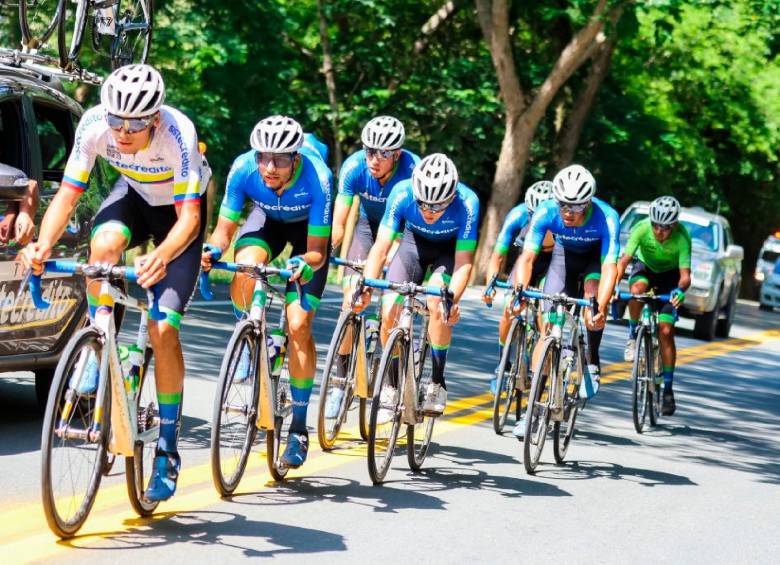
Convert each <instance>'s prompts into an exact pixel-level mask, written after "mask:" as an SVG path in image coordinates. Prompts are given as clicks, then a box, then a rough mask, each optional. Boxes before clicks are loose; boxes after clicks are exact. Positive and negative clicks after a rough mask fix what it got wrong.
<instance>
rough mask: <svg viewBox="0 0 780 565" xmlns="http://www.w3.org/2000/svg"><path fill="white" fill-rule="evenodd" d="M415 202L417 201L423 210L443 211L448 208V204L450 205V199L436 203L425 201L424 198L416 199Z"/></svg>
mask: <svg viewBox="0 0 780 565" xmlns="http://www.w3.org/2000/svg"><path fill="white" fill-rule="evenodd" d="M415 202H417V205H418V206H419V207H420V210H422V211H423V212H441V211H442V210H446V209H447V206H449V205H450V201H447V202H436V203H434V204H431V203H429V202H423V201H422V200H415Z"/></svg>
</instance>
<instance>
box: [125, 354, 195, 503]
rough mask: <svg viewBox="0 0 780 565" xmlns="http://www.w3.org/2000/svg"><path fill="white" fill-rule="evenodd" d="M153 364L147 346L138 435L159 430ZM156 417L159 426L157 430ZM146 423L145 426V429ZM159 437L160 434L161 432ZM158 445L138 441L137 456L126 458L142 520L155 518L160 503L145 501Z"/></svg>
mask: <svg viewBox="0 0 780 565" xmlns="http://www.w3.org/2000/svg"><path fill="white" fill-rule="evenodd" d="M151 360H152V348H151V347H150V346H148V345H147V347H146V351H145V352H144V366H143V370H142V372H141V375H140V377H141V378H140V380H139V383H138V391H137V393H136V409H137V414H138V416H137V419H138V422H137V426H138V431H139V432H141V431H147V430H149V429H152V428H154V427H157V428H158V430H159V427H160V425H159V408H155V402H156V401H157V386H156V385H157V383H156V382H155V381H154V379H152V378H151V377H150V376H149V363H151ZM181 406H182V405H181V404H179V422H181ZM155 417H157V425H156V426H154V423H155ZM142 419H143V426H142V425H141V423H142ZM158 435H159V431H158ZM156 448H157V442H149V443H146V444H145V443H144V442H142V441H137V442H136V443H135V446H134V448H133V456H132V457H125V482H126V483H127V496H128V498H129V499H130V505H131V506H132V507H133V510H135V511H136V512H137V513H138V515H139V516H151V515H152V513H153V512H154V511H155V509H156V508H157V506H158V505H159V504H160V502H159V501H157V502H147V501H146V500H144V492H145V491H144V487H145V485H147V484H149V479H150V478H151V475H152V472H153V471H154V457H155V451H156Z"/></svg>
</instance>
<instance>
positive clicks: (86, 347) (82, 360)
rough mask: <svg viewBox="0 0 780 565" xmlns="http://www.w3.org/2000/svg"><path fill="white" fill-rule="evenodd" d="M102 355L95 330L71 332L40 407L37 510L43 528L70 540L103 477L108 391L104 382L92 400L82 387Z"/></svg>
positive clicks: (88, 388) (92, 393) (90, 391)
mask: <svg viewBox="0 0 780 565" xmlns="http://www.w3.org/2000/svg"><path fill="white" fill-rule="evenodd" d="M103 351H104V349H103V343H102V338H101V336H100V332H99V331H98V330H97V329H96V328H94V327H91V326H89V327H86V328H83V329H81V330H79V331H78V332H76V334H75V335H74V336H73V338H72V339H71V340H70V342H69V343H68V345H67V346H66V348H65V351H64V352H63V354H62V357H61V358H60V361H59V363H58V364H57V370H56V371H55V374H54V381H53V382H52V387H51V390H50V392H49V400H48V402H47V403H46V415H45V418H44V421H43V432H42V435H41V463H42V466H41V486H42V495H43V511H44V514H45V515H46V522H47V523H48V524H49V528H51V530H52V531H53V532H54V533H55V534H56V535H58V536H59V537H61V538H69V537H72V536H73V535H75V534H76V532H78V530H79V528H81V526H82V525H83V524H84V521H85V520H86V519H87V516H88V515H89V511H90V510H91V509H92V505H93V504H94V503H95V497H96V496H97V491H98V487H99V486H100V479H101V477H102V476H103V473H102V471H103V463H104V460H105V451H106V444H107V440H108V436H109V432H110V417H109V412H110V390H109V388H110V387H109V386H108V383H106V386H103V387H102V388H103V398H102V399H98V398H97V396H96V391H95V390H94V387H92V386H89V385H87V384H85V383H87V382H88V381H90V380H93V378H94V377H93V376H91V374H92V372H93V371H98V370H99V367H100V362H101V359H102V356H103ZM99 381H100V379H98V382H99ZM100 388H101V387H100V386H98V387H97V389H100ZM79 389H81V390H82V392H81V393H80V392H79Z"/></svg>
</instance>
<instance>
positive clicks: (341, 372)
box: [336, 353, 349, 380]
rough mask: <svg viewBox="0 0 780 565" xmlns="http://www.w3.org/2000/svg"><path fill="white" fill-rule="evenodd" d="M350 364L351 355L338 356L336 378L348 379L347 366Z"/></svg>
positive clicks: (338, 354) (339, 354)
mask: <svg viewBox="0 0 780 565" xmlns="http://www.w3.org/2000/svg"><path fill="white" fill-rule="evenodd" d="M348 362H349V355H342V354H341V353H337V354H336V376H337V377H338V378H339V380H341V379H346V378H347V365H348Z"/></svg>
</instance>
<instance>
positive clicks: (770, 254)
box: [761, 250, 780, 263]
mask: <svg viewBox="0 0 780 565" xmlns="http://www.w3.org/2000/svg"><path fill="white" fill-rule="evenodd" d="M778 259H780V252H778V251H769V250H767V251H764V252H763V253H762V254H761V260H762V261H766V262H767V263H774V262H775V261H777V260H778Z"/></svg>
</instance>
